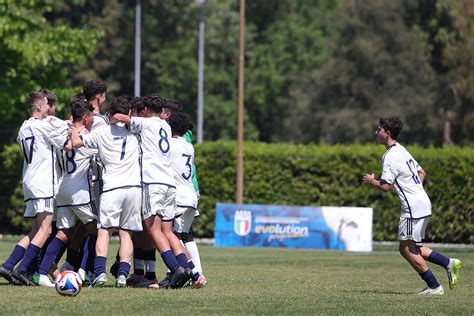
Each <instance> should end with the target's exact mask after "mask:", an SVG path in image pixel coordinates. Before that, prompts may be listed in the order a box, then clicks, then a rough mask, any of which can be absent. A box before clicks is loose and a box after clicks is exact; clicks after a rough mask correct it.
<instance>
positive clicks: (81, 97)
mask: <svg viewBox="0 0 474 316" xmlns="http://www.w3.org/2000/svg"><path fill="white" fill-rule="evenodd" d="M75 101H85V102H88V101H87V99H86V97H85V96H84V93H82V92H80V93H78V94H75V95H74V96H73V97H72V98H71V99H69V106H70V105H71V104H72V103H73V102H75Z"/></svg>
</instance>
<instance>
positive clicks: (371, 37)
mask: <svg viewBox="0 0 474 316" xmlns="http://www.w3.org/2000/svg"><path fill="white" fill-rule="evenodd" d="M405 13H406V12H405V8H404V7H403V6H401V5H400V4H399V3H398V2H393V1H388V0H384V1H378V0H370V1H369V0H367V1H358V0H354V1H346V2H344V4H343V5H342V6H341V8H340V10H338V11H337V13H336V14H335V15H334V17H333V21H334V25H335V26H336V27H335V28H334V29H333V31H334V33H333V41H332V44H331V49H330V52H329V56H328V59H327V61H326V63H325V64H324V66H323V67H322V68H321V69H319V70H315V71H314V72H313V73H312V74H311V75H309V76H307V77H306V78H303V81H304V84H303V85H302V86H301V87H298V88H296V89H293V90H292V96H293V99H294V104H295V108H296V109H295V111H294V114H293V115H292V116H290V117H289V120H288V122H287V123H288V126H296V129H295V134H294V136H293V137H294V138H295V139H299V140H300V141H301V142H313V141H318V140H319V141H325V142H328V143H349V142H369V141H372V140H373V129H374V127H375V124H376V123H377V120H378V118H379V117H381V116H386V115H398V116H400V117H401V118H402V120H403V121H404V122H405V123H406V127H405V128H404V133H403V137H404V139H407V140H409V141H410V142H419V143H424V144H427V143H430V142H431V139H432V138H428V137H425V135H430V134H432V133H434V132H435V131H434V130H433V129H432V127H431V126H430V124H429V122H430V121H431V116H432V115H433V113H432V104H433V100H434V91H435V87H436V81H435V76H434V72H433V70H432V68H431V67H430V63H429V62H430V59H429V51H428V50H427V47H426V46H425V45H424V43H425V42H426V41H425V37H424V33H422V32H420V31H418V30H416V29H414V28H410V27H408V26H407V25H406V24H405V21H404V16H405ZM336 21H337V22H336Z"/></svg>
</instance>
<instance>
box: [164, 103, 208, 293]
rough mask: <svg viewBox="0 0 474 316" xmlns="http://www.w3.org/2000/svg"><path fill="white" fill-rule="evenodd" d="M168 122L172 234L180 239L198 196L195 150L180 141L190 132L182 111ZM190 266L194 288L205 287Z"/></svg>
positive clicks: (204, 281)
mask: <svg viewBox="0 0 474 316" xmlns="http://www.w3.org/2000/svg"><path fill="white" fill-rule="evenodd" d="M168 123H169V125H170V127H171V131H172V134H173V138H172V139H171V164H172V166H173V171H174V179H175V181H176V215H175V219H174V232H175V234H176V235H177V236H178V238H180V239H181V234H183V233H189V230H190V229H191V224H192V223H193V220H194V217H195V216H196V212H197V205H198V195H197V192H196V190H195V187H194V184H193V180H192V171H193V165H194V147H193V145H192V144H191V143H189V142H187V141H186V139H184V138H183V135H184V134H186V133H187V132H188V131H189V130H191V129H192V123H191V120H190V119H189V117H188V116H187V115H186V114H184V113H182V112H175V113H173V114H171V116H170V117H169V118H168ZM189 265H190V268H191V269H192V270H193V277H192V280H193V282H194V287H195V288H201V287H204V286H206V283H207V280H206V278H205V277H204V275H202V274H200V273H199V271H196V267H195V266H194V264H193V261H192V260H189Z"/></svg>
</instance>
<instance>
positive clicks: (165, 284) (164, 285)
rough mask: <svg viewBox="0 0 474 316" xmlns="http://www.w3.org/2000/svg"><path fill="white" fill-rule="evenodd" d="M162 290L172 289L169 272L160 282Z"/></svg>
mask: <svg viewBox="0 0 474 316" xmlns="http://www.w3.org/2000/svg"><path fill="white" fill-rule="evenodd" d="M158 286H159V287H160V289H167V288H169V287H170V272H167V273H166V275H165V278H164V279H163V280H161V281H160V282H158Z"/></svg>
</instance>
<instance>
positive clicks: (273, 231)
mask: <svg viewBox="0 0 474 316" xmlns="http://www.w3.org/2000/svg"><path fill="white" fill-rule="evenodd" d="M372 216H373V210H372V208H366V207H328V206H322V207H315V206H283V205H258V204H219V203H218V204H217V205H216V225H215V228H214V243H215V246H218V247H288V248H314V249H332V250H348V251H372Z"/></svg>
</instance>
